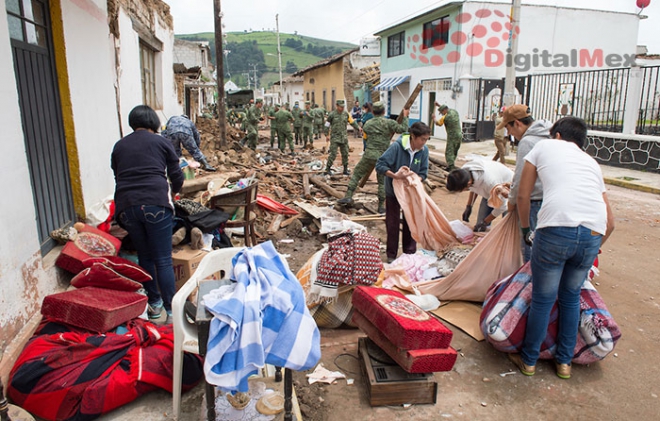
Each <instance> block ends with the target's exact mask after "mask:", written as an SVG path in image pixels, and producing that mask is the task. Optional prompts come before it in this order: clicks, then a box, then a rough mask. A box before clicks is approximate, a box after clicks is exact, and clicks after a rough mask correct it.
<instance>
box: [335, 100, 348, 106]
mask: <svg viewBox="0 0 660 421" xmlns="http://www.w3.org/2000/svg"><path fill="white" fill-rule="evenodd" d="M336 104H337V105H339V106H340V107H343V106H344V105H346V101H344V100H343V99H338V100H337V102H336Z"/></svg>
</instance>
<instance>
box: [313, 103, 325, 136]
mask: <svg viewBox="0 0 660 421" xmlns="http://www.w3.org/2000/svg"><path fill="white" fill-rule="evenodd" d="M325 115H326V112H325V109H323V108H320V107H319V104H314V139H318V138H319V137H320V136H321V134H322V133H325V129H324V126H323V124H324V123H325Z"/></svg>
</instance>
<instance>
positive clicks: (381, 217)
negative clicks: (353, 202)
mask: <svg viewBox="0 0 660 421" xmlns="http://www.w3.org/2000/svg"><path fill="white" fill-rule="evenodd" d="M350 219H351V221H353V222H360V221H384V220H385V215H359V216H353V217H351V218H350Z"/></svg>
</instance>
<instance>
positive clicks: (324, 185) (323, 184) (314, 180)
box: [309, 177, 344, 199]
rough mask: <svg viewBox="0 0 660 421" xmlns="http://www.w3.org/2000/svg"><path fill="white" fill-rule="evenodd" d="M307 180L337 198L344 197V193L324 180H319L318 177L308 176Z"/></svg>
mask: <svg viewBox="0 0 660 421" xmlns="http://www.w3.org/2000/svg"><path fill="white" fill-rule="evenodd" d="M309 181H310V182H311V183H312V184H314V185H315V186H316V187H318V188H320V189H321V190H323V191H324V192H326V193H328V194H329V195H330V196H333V197H336V198H337V199H342V198H343V197H344V194H342V193H340V192H339V191H337V190H335V189H334V188H332V187H330V185H329V184H328V183H326V182H325V181H323V180H321V178H320V177H310V179H309Z"/></svg>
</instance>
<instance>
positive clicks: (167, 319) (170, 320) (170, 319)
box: [165, 313, 172, 325]
mask: <svg viewBox="0 0 660 421" xmlns="http://www.w3.org/2000/svg"><path fill="white" fill-rule="evenodd" d="M165 324H166V325H171V324H172V313H167V318H166V319H165Z"/></svg>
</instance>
